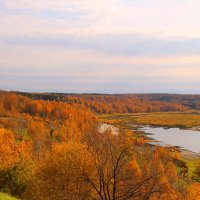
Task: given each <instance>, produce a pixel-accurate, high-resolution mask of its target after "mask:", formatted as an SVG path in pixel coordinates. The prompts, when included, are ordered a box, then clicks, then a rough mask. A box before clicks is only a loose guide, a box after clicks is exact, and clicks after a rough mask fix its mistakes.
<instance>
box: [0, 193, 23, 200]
mask: <svg viewBox="0 0 200 200" xmlns="http://www.w3.org/2000/svg"><path fill="white" fill-rule="evenodd" d="M0 200H19V199H16V198H14V197H11V196H9V195H8V194H5V193H0Z"/></svg>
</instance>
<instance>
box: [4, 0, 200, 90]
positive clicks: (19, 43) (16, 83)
mask: <svg viewBox="0 0 200 200" xmlns="http://www.w3.org/2000/svg"><path fill="white" fill-rule="evenodd" d="M199 6H200V2H199V1H197V0H190V1H189V0H184V1H183V0H174V1H172V0H169V1H156V0H148V1H143V0H140V1H139V0H134V1H128V0H74V1H72V0H59V1H55V0H40V1H28V0H15V1H14V0H2V1H1V2H0V27H1V29H0V88H2V89H7V90H23V91H40V92H42V91H49V92H50V91H56V92H101V93H131V92H133V93H134V92H173V93H199V88H198V85H199V84H200V80H199V77H200V25H199V23H198V19H199V18H200V13H199V11H198V8H199Z"/></svg>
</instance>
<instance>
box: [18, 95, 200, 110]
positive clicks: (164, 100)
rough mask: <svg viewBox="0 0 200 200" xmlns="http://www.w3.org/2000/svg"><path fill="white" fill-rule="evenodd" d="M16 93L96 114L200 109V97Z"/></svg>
mask: <svg viewBox="0 0 200 200" xmlns="http://www.w3.org/2000/svg"><path fill="white" fill-rule="evenodd" d="M16 93H17V94H20V95H23V96H27V97H29V98H32V99H37V100H48V101H58V102H65V103H69V104H80V105H82V106H84V107H85V108H89V109H91V110H92V111H94V112H96V113H134V112H160V111H162V112H168V111H185V110H188V109H199V108H200V106H199V105H200V104H199V102H200V95H199V96H198V95H197V97H193V95H174V94H73V93H70V94H68V93H23V92H16Z"/></svg>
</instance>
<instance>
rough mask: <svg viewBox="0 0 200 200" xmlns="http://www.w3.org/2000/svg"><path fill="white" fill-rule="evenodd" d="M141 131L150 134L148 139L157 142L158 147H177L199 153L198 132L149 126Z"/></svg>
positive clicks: (199, 137)
mask: <svg viewBox="0 0 200 200" xmlns="http://www.w3.org/2000/svg"><path fill="white" fill-rule="evenodd" d="M141 130H142V131H144V132H145V133H147V134H150V135H149V137H150V138H152V139H154V140H156V141H158V142H156V144H158V145H161V146H165V145H172V146H179V147H181V148H183V149H186V150H189V151H192V152H195V153H200V131H194V130H183V129H179V128H164V127H151V126H145V127H143V128H141ZM154 143H155V142H154Z"/></svg>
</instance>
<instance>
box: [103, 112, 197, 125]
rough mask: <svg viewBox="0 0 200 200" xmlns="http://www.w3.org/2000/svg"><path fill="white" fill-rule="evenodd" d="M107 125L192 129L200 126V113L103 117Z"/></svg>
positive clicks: (162, 113) (161, 113)
mask: <svg viewBox="0 0 200 200" xmlns="http://www.w3.org/2000/svg"><path fill="white" fill-rule="evenodd" d="M100 118H101V120H102V121H103V122H105V123H111V124H115V125H120V124H121V125H122V124H123V125H124V124H127V125H128V124H138V125H155V126H168V127H183V128H192V127H198V126H200V112H199V111H197V112H158V113H137V114H126V115H114V114H113V115H112V114H111V115H101V116H100Z"/></svg>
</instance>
